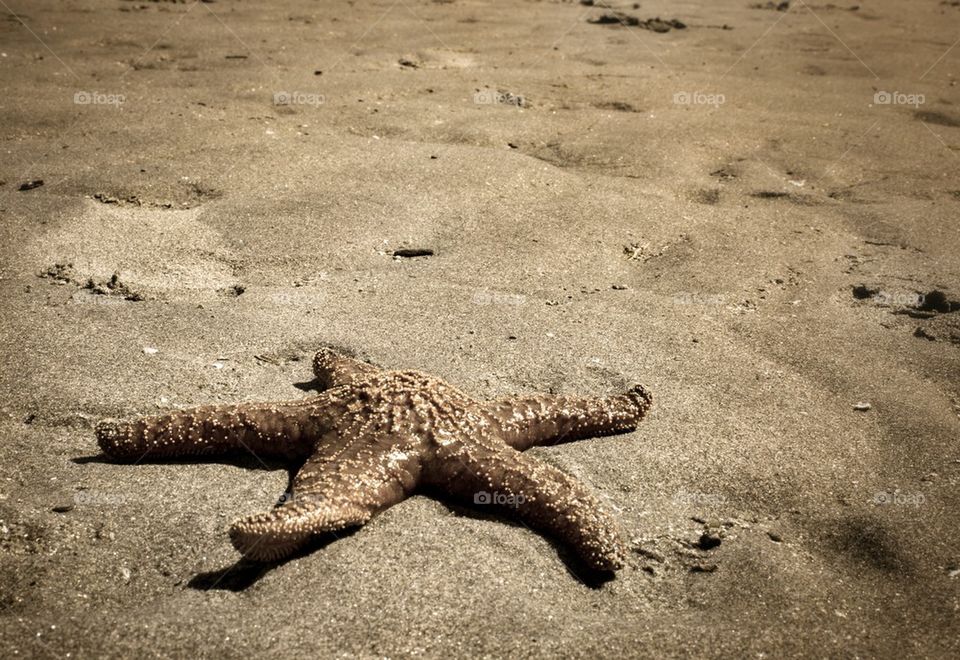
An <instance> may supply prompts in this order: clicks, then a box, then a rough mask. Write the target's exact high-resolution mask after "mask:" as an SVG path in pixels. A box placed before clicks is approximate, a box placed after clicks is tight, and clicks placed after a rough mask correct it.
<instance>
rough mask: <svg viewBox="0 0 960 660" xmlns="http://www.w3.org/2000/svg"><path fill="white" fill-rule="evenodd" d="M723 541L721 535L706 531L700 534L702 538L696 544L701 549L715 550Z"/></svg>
mask: <svg viewBox="0 0 960 660" xmlns="http://www.w3.org/2000/svg"><path fill="white" fill-rule="evenodd" d="M721 543H722V541H721V540H720V537H719V536H718V535H717V534H712V533H710V532H704V533H703V534H701V535H700V538H699V539H698V540H697V542H696V543H695V544H694V545H695V546H696V547H697V548H699V549H700V550H713V549H714V548H716V547H717V546H719V545H720V544H721Z"/></svg>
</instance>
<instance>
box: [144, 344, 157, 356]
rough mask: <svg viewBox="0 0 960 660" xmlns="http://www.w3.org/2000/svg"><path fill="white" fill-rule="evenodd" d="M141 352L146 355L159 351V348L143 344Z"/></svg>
mask: <svg viewBox="0 0 960 660" xmlns="http://www.w3.org/2000/svg"><path fill="white" fill-rule="evenodd" d="M143 352H144V353H145V354H147V355H153V354H155V353H157V352H159V349H157V348H154V347H153V346H144V347H143Z"/></svg>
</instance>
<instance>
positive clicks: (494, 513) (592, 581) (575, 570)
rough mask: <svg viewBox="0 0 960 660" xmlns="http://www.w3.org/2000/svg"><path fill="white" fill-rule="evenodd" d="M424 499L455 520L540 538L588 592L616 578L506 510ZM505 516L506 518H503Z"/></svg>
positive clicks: (438, 495)
mask: <svg viewBox="0 0 960 660" xmlns="http://www.w3.org/2000/svg"><path fill="white" fill-rule="evenodd" d="M422 494H423V495H427V496H428V497H430V498H432V499H434V500H436V501H438V502H440V503H441V504H443V505H444V506H445V507H446V508H447V510H448V511H450V513H452V514H453V515H455V516H460V517H464V518H472V519H474V520H484V521H489V522H495V523H497V524H500V525H509V526H511V527H517V528H520V529H526V530H528V531H531V532H532V533H534V534H536V535H537V536H540V537H541V538H543V539H545V540H546V541H547V542H548V543H549V544H550V545H552V546H553V548H554V549H555V550H556V551H557V557H558V558H559V559H560V561H561V562H562V563H563V567H564V568H565V569H566V571H567V573H568V574H569V575H570V577H572V578H573V579H575V580H577V581H578V582H580V583H581V584H583V585H584V586H586V587H589V588H590V589H599V588H601V587H602V586H603V585H604V584H606V583H607V582H610V581H611V580H613V579H614V578H615V577H616V573H615V572H614V571H598V570H596V569H593V568H591V567H590V566H588V565H587V564H585V563H584V562H583V561H582V560H581V559H580V558H579V557H578V556H577V555H576V554H574V553H573V552H571V551H570V549H569V548H567V546H566V545H564V544H563V543H561V542H559V541H558V540H557V539H555V538H553V537H552V536H550V535H546V534H542V533H540V532H538V531H537V530H531V528H530V527H528V526H527V525H525V524H524V523H522V522H519V521H517V520H516V519H515V518H513V517H511V516H510V515H509V513H508V512H509V509H503V508H497V507H486V508H485V509H483V510H481V509H478V508H476V507H471V506H470V505H468V504H464V503H462V502H458V501H456V500H451V499H449V498H447V497H444V496H443V495H442V494H441V493H439V492H435V491H432V490H426V491H424V492H423V493H422ZM504 514H506V515H504Z"/></svg>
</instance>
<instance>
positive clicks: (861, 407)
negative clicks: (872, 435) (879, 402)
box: [853, 401, 873, 412]
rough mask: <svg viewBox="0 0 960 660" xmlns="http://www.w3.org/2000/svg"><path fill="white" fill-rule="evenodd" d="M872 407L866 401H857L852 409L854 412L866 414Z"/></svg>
mask: <svg viewBox="0 0 960 660" xmlns="http://www.w3.org/2000/svg"><path fill="white" fill-rule="evenodd" d="M872 407H873V406H871V405H870V404H869V403H867V402H866V401H859V402H857V403H855V404H853V409H854V410H856V411H858V412H867V411H868V410H870V408H872Z"/></svg>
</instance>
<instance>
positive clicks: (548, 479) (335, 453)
mask: <svg viewBox="0 0 960 660" xmlns="http://www.w3.org/2000/svg"><path fill="white" fill-rule="evenodd" d="M313 369H314V373H315V374H316V376H317V379H318V380H319V382H320V384H321V386H322V387H323V388H324V389H325V391H323V392H321V393H320V394H318V395H316V396H313V397H309V398H306V399H303V400H300V401H289V402H282V403H241V404H238V405H219V406H202V407H199V408H193V409H190V410H182V411H177V412H172V413H168V414H165V415H156V416H151V417H142V418H139V419H136V420H132V421H122V422H118V421H112V420H107V421H103V422H101V423H100V424H98V425H97V430H96V432H97V438H98V440H99V443H100V448H101V449H102V450H103V451H104V453H106V454H107V455H108V456H110V457H112V458H115V459H119V460H128V461H139V460H142V459H144V458H148V457H152V458H156V457H174V456H191V455H205V456H209V455H214V454H224V453H228V452H231V451H237V450H247V451H250V452H253V453H254V454H255V455H258V456H271V457H280V458H284V459H290V460H291V461H292V460H298V461H304V462H303V465H302V467H301V468H300V470H299V472H298V473H297V474H296V477H295V478H294V480H293V497H292V499H290V500H289V501H287V502H284V503H283V504H282V505H281V506H279V507H277V508H275V509H273V510H272V511H270V512H268V513H261V514H258V515H254V516H251V517H249V518H245V519H242V520H239V521H237V522H235V523H234V524H233V525H232V526H231V527H230V538H231V540H232V541H233V545H234V546H235V547H236V548H237V550H239V551H240V552H241V553H242V554H244V555H245V556H246V557H248V558H250V559H254V560H259V561H272V560H277V559H281V558H283V557H286V556H288V555H290V554H292V553H293V552H295V551H296V550H297V549H298V548H301V547H302V546H304V545H305V544H306V543H307V541H309V540H310V538H311V536H313V535H314V534H319V533H322V532H329V531H333V530H338V529H342V528H345V527H353V526H358V525H363V524H364V523H366V522H367V521H368V520H370V518H371V517H372V516H373V515H374V514H376V513H378V512H380V511H383V510H384V509H386V508H388V507H390V506H392V505H394V504H396V503H398V502H400V501H401V500H403V499H404V498H406V497H407V496H409V495H410V494H411V493H412V492H413V491H414V490H415V489H416V488H417V486H428V487H434V488H436V489H438V490H439V491H441V492H443V493H446V494H448V495H452V496H454V497H457V498H462V499H467V500H472V501H473V502H474V503H477V504H500V505H503V504H506V505H508V506H509V509H511V510H512V512H513V513H514V514H515V515H516V516H517V517H518V518H519V519H520V520H522V521H523V522H525V523H527V524H529V525H531V526H532V527H535V528H537V529H540V530H542V531H545V532H547V533H549V534H552V535H554V536H555V537H557V538H559V539H560V540H561V541H564V542H566V543H568V544H569V545H570V546H572V548H573V549H574V550H575V551H576V552H577V554H578V555H579V556H580V557H581V558H582V559H583V561H584V562H586V563H587V565H589V566H591V567H592V568H594V569H599V570H613V569H617V568H620V567H621V566H622V564H623V556H624V553H623V546H622V542H621V540H620V537H619V534H618V532H617V526H616V525H615V523H614V521H613V519H612V517H611V516H610V515H609V514H608V513H607V512H606V511H605V510H604V509H603V507H601V505H600V503H599V502H598V501H597V498H596V497H594V496H593V495H592V494H591V493H590V492H589V491H588V490H587V489H586V488H585V487H584V486H583V485H581V484H580V483H579V482H577V481H576V480H574V479H573V478H571V477H570V476H568V475H567V474H565V473H563V472H561V471H560V470H558V469H557V468H555V467H553V466H552V465H549V464H548V463H545V462H543V461H541V460H539V459H537V458H534V457H532V456H530V455H527V454H522V453H521V452H522V451H523V450H524V449H527V448H528V447H532V446H534V445H544V444H553V443H556V442H563V441H568V440H576V439H578V438H586V437H591V436H599V435H607V434H612V433H622V432H625V431H631V430H633V429H634V428H636V426H637V424H638V422H639V421H640V420H641V419H642V418H643V416H644V415H645V414H646V412H647V410H648V409H649V407H650V405H651V402H652V398H651V396H650V393H649V392H648V391H647V390H646V389H645V388H644V387H643V386H642V385H636V386H634V387H633V388H632V389H630V391H628V392H627V393H625V394H620V395H616V396H611V397H606V398H584V397H572V396H549V395H533V396H523V397H515V398H510V399H505V400H501V401H492V402H480V401H476V400H474V399H472V398H470V397H469V396H467V395H466V394H464V393H463V392H461V391H460V390H458V389H456V388H454V387H452V386H450V385H448V384H447V383H445V382H443V381H441V380H439V379H437V378H434V377H432V376H429V375H427V374H424V373H420V372H417V371H382V370H380V369H379V368H377V367H374V366H373V365H370V364H367V363H365V362H360V361H358V360H354V359H351V358H348V357H344V356H342V355H339V354H337V353H335V352H333V351H331V350H329V349H325V350H322V351H320V352H319V353H317V355H316V357H315V358H314V361H313Z"/></svg>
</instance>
